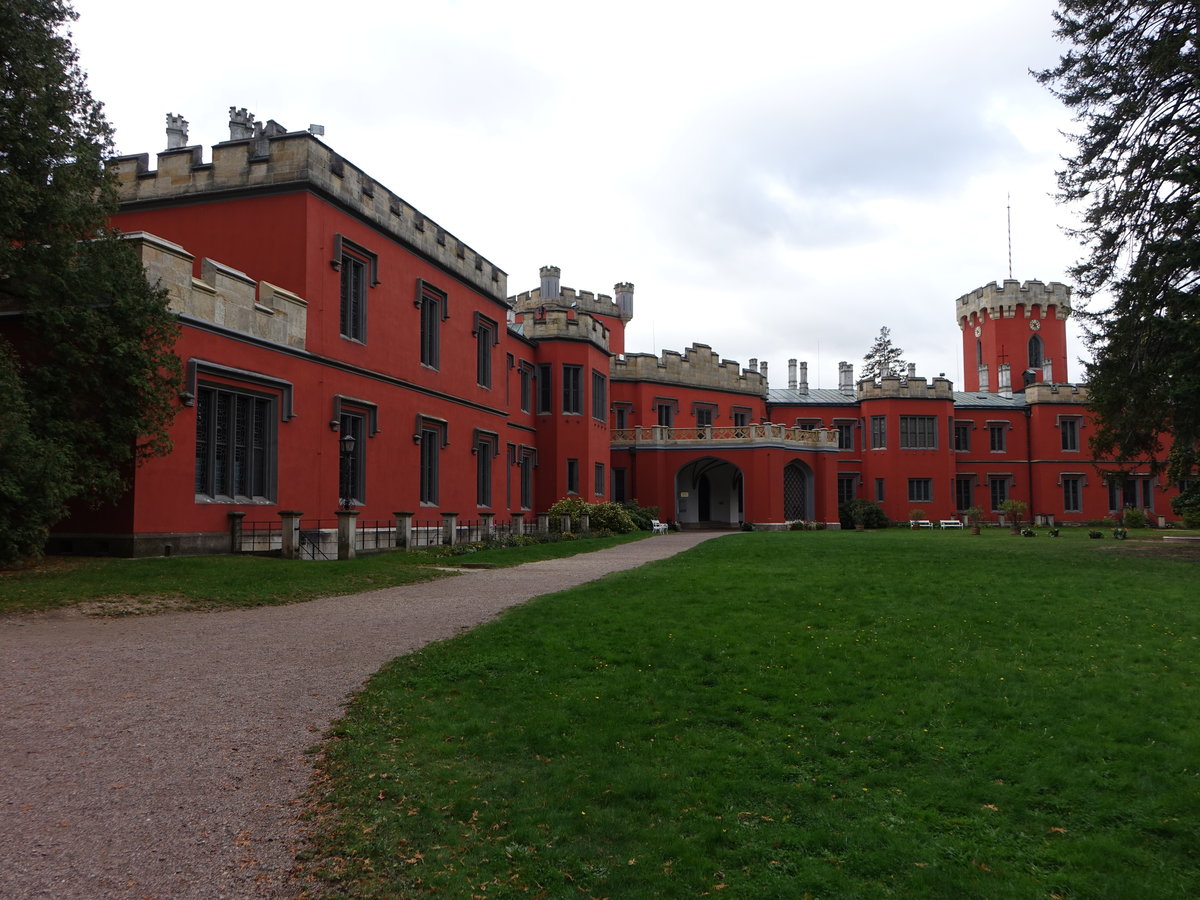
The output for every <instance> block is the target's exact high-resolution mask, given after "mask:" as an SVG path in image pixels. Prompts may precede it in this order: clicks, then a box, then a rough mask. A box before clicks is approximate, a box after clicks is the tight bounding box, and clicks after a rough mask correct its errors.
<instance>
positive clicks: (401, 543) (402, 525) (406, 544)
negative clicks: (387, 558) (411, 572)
mask: <svg viewBox="0 0 1200 900" xmlns="http://www.w3.org/2000/svg"><path fill="white" fill-rule="evenodd" d="M392 515H393V516H395V517H396V546H397V547H403V548H404V549H405V550H409V551H411V550H412V549H413V545H412V544H413V541H412V537H413V513H410V512H398V513H392Z"/></svg>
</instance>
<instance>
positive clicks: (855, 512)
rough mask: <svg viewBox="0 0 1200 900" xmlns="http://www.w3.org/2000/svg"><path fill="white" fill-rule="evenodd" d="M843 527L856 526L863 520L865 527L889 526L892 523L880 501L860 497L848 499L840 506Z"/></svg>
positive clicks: (839, 512)
mask: <svg viewBox="0 0 1200 900" xmlns="http://www.w3.org/2000/svg"><path fill="white" fill-rule="evenodd" d="M838 518H839V519H841V521H842V527H843V528H854V527H856V526H857V525H858V523H859V522H860V521H861V522H862V525H863V527H864V528H887V527H888V525H890V524H891V523H890V522H889V521H888V517H887V514H886V513H885V512H884V511H883V508H882V507H880V505H879V504H878V503H875V502H874V501H872V500H865V499H863V498H859V499H857V500H847V501H846V502H845V503H843V504H842V505H841V506H839V507H838Z"/></svg>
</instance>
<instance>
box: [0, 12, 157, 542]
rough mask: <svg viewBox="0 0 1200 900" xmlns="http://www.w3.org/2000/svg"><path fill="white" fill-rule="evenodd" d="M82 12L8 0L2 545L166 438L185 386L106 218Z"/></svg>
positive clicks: (101, 488)
mask: <svg viewBox="0 0 1200 900" xmlns="http://www.w3.org/2000/svg"><path fill="white" fill-rule="evenodd" d="M74 18H75V14H74V12H73V11H72V10H71V9H70V7H69V6H68V5H67V4H66V3H64V2H61V0H8V2H7V3H5V4H3V5H0V46H3V47H4V52H3V53H2V54H0V312H2V313H4V314H5V316H4V319H3V321H6V322H8V323H9V324H10V325H11V326H13V327H12V328H11V331H10V334H11V337H12V340H13V341H14V342H15V344H16V346H17V349H16V350H14V349H13V345H12V344H10V343H7V342H5V343H3V344H0V357H2V360H0V374H2V376H3V377H0V410H2V411H3V418H2V419H0V458H3V459H4V465H3V468H2V469H0V560H11V559H13V558H14V557H15V556H17V555H19V554H24V553H28V552H29V551H30V550H33V551H35V552H36V551H37V550H38V549H40V545H38V542H37V541H35V540H33V539H31V537H30V536H31V535H39V534H40V535H42V537H43V538H44V535H45V534H46V532H47V530H48V528H49V526H50V525H52V524H53V523H54V522H55V521H57V520H58V519H59V518H61V517H62V515H63V514H64V512H65V511H66V505H65V504H66V502H67V501H68V500H69V499H78V500H80V501H83V502H87V503H89V504H91V505H93V506H96V505H99V504H102V503H104V502H106V501H112V500H115V499H116V498H117V497H118V496H119V495H120V494H121V493H122V491H123V490H125V488H126V487H127V486H128V483H129V476H130V475H131V473H132V471H133V467H134V465H136V464H137V462H138V461H139V460H141V459H144V458H146V457H148V456H152V455H156V454H161V453H163V452H166V451H167V450H169V442H168V439H167V428H168V426H169V424H170V421H171V419H172V417H173V415H174V410H175V403H174V397H175V395H176V393H177V392H178V388H179V380H180V379H179V375H180V366H179V361H178V359H177V358H176V357H175V355H174V353H173V352H172V347H173V345H174V341H175V334H176V325H175V322H174V317H173V316H172V314H171V313H170V312H169V311H168V310H167V306H166V297H165V295H164V293H163V292H162V291H160V290H158V289H157V288H154V287H152V286H150V285H149V284H147V282H146V278H145V273H144V271H143V269H142V266H141V263H140V261H139V260H138V258H137V256H136V254H134V252H133V251H132V249H131V248H130V247H129V246H128V245H127V244H126V243H125V242H124V241H122V240H121V238H120V236H119V235H117V234H116V233H115V232H113V231H111V230H110V229H109V228H108V226H107V220H108V216H109V214H110V213H111V212H112V211H113V210H114V209H115V208H116V191H115V187H114V185H113V183H112V180H111V178H110V177H109V175H108V173H107V172H106V170H105V168H104V160H105V157H106V156H107V155H108V154H109V153H110V152H111V149H112V131H111V128H110V127H109V125H108V123H107V121H106V120H105V118H104V114H103V109H102V106H101V104H100V103H99V102H97V101H96V100H94V99H93V98H92V96H91V94H90V93H89V92H88V89H87V84H86V79H85V76H84V73H83V72H82V70H81V69H80V68H79V64H78V58H77V55H76V52H75V49H74V46H73V45H72V42H71V37H70V34H69V32H68V31H67V25H68V24H69V22H71V21H72V20H73V19H74ZM14 473H17V474H14ZM39 480H40V481H41V483H38V482H39ZM35 545H36V546H35Z"/></svg>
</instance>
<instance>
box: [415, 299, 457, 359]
mask: <svg viewBox="0 0 1200 900" xmlns="http://www.w3.org/2000/svg"><path fill="white" fill-rule="evenodd" d="M417 306H418V307H419V308H420V310H421V364H422V365H425V366H429V368H431V369H437V368H440V367H441V364H442V322H443V321H445V319H446V318H447V317H448V316H449V312H448V310H447V304H446V295H445V293H443V292H442V291H439V290H438V289H437V288H435V287H433V286H432V285H430V284H426V283H425V282H424V281H420V282H418V292H417Z"/></svg>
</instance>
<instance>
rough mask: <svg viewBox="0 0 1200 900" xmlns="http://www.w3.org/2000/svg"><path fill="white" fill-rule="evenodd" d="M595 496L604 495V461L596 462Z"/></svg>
mask: <svg viewBox="0 0 1200 900" xmlns="http://www.w3.org/2000/svg"><path fill="white" fill-rule="evenodd" d="M596 496H597V497H603V496H604V463H596Z"/></svg>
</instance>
